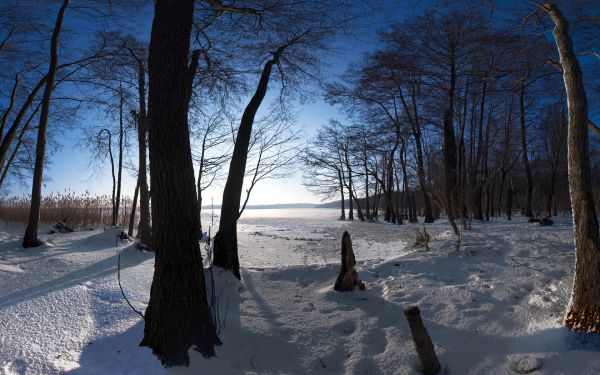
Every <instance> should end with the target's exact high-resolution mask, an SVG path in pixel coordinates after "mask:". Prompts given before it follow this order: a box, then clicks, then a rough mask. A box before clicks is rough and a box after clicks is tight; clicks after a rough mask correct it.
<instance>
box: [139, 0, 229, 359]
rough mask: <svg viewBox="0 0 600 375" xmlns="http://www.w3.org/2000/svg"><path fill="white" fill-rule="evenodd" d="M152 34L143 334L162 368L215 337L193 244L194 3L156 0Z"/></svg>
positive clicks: (210, 346)
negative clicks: (190, 91) (150, 263)
mask: <svg viewBox="0 0 600 375" xmlns="http://www.w3.org/2000/svg"><path fill="white" fill-rule="evenodd" d="M154 9H155V11H154V19H153V21H152V34H151V37H150V52H149V62H148V72H149V73H148V77H149V80H150V86H149V87H150V88H149V95H148V129H149V151H150V180H151V185H152V206H153V207H152V223H153V227H154V229H153V231H152V245H153V246H154V250H155V252H156V255H155V264H154V278H153V280H152V287H151V289H150V302H149V303H148V308H147V309H146V314H145V327H144V338H143V340H142V342H141V343H140V345H141V346H148V347H150V348H151V349H152V352H153V353H154V354H155V355H156V356H157V357H158V358H159V359H160V360H161V362H162V363H163V364H164V365H166V366H178V365H187V364H188V363H189V357H188V350H189V349H190V348H191V347H193V348H194V349H195V350H197V351H199V352H200V353H202V355H203V356H205V357H211V356H214V355H215V350H214V346H215V345H219V344H220V343H221V342H220V340H219V338H218V336H217V334H216V331H215V327H214V325H213V322H212V316H211V309H210V307H209V305H208V301H207V295H206V286H205V280H204V267H203V265H202V256H201V253H200V247H199V244H198V207H197V205H196V195H195V193H196V191H195V185H194V168H193V165H192V155H191V148H190V136H189V126H188V109H189V101H188V100H187V97H186V95H185V87H187V84H188V82H187V80H188V75H187V68H188V66H187V61H188V55H189V44H190V33H191V29H192V20H193V13H194V1H193V0H171V1H166V0H157V1H155V2H154Z"/></svg>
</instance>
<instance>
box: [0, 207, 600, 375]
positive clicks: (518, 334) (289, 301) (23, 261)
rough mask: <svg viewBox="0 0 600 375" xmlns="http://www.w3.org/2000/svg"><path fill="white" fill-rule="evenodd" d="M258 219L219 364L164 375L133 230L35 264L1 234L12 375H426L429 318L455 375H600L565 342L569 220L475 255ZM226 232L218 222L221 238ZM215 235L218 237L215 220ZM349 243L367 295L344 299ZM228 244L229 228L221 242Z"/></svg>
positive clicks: (446, 236) (392, 232) (143, 259)
mask: <svg viewBox="0 0 600 375" xmlns="http://www.w3.org/2000/svg"><path fill="white" fill-rule="evenodd" d="M277 211H281V210H247V211H246V212H247V213H250V214H248V215H246V212H245V213H244V215H245V216H244V217H243V218H242V221H241V222H240V225H239V232H240V233H239V237H238V241H239V245H240V260H241V264H242V265H243V267H244V268H243V270H242V281H241V282H239V281H238V280H236V279H235V278H233V277H232V276H231V274H230V273H228V272H224V271H222V270H219V269H216V268H215V269H214V270H213V275H214V277H215V286H216V287H215V292H216V295H217V296H218V303H219V312H220V314H219V318H220V321H221V327H220V338H221V340H222V341H223V346H221V347H218V348H217V357H215V358H211V359H204V358H202V357H201V356H200V355H199V354H198V353H196V352H195V351H194V350H190V357H191V364H190V366H189V367H178V368H169V369H167V370H166V371H165V369H163V368H162V366H161V365H160V362H159V361H158V360H157V359H155V357H154V356H153V355H152V353H151V351H150V350H149V349H147V348H142V347H139V346H138V343H139V342H140V340H141V338H142V334H143V322H142V320H141V318H140V317H139V316H138V315H136V314H135V313H134V312H133V311H131V310H130V309H129V307H127V305H126V303H125V301H124V300H123V298H122V297H121V294H120V291H119V288H118V285H117V277H116V271H117V257H118V254H119V253H120V254H121V267H122V269H121V278H122V284H123V287H124V290H125V293H126V295H127V296H128V298H129V299H130V300H131V301H132V303H133V304H134V306H136V307H137V308H139V309H141V310H142V311H143V310H144V309H145V306H146V305H147V302H148V299H149V290H150V284H151V281H152V273H153V267H154V260H153V254H152V253H146V252H139V251H138V250H136V249H135V248H134V246H133V245H132V244H131V243H129V242H127V241H120V240H117V239H116V237H117V234H118V232H119V231H120V229H119V228H109V229H107V230H95V231H87V232H77V233H68V234H55V235H45V236H43V237H42V239H43V240H45V241H46V242H47V245H45V246H43V247H39V248H33V249H27V250H24V249H22V248H21V247H20V240H19V238H18V235H19V234H20V232H18V231H15V230H14V229H13V228H0V374H1V375H8V374H10V375H12V374H63V373H64V374H163V373H165V372H166V373H167V374H173V375H175V374H309V373H310V374H312V373H323V374H343V373H345V374H419V373H420V364H419V361H418V357H417V355H416V351H415V349H414V344H413V342H412V339H411V336H410V331H409V329H408V326H407V325H406V322H405V319H404V315H403V309H404V308H406V307H408V306H411V305H417V306H419V308H420V310H421V314H422V318H423V321H424V323H425V326H426V327H427V329H428V331H429V333H430V335H431V338H432V340H433V342H434V344H435V348H436V351H437V353H438V356H439V359H440V362H441V363H442V366H443V368H444V371H445V373H447V374H518V373H533V374H573V375H575V374H577V375H579V374H590V375H591V374H600V355H599V354H600V337H598V336H597V335H596V336H594V335H585V334H576V333H572V332H570V331H568V330H566V329H565V328H563V327H562V324H561V323H562V317H563V314H564V309H565V307H566V304H567V303H568V299H569V294H570V288H571V280H572V268H573V265H574V252H573V241H572V238H573V235H572V225H571V221H570V220H571V219H570V218H568V217H564V218H557V220H556V221H555V222H556V223H557V224H555V225H554V226H553V227H539V226H535V225H531V224H527V223H525V222H524V221H522V220H520V219H519V218H517V220H514V221H512V222H507V221H505V220H503V219H499V220H496V221H491V222H488V223H480V222H474V223H473V230H470V231H464V232H463V234H464V235H463V240H462V243H461V249H460V250H459V251H458V252H456V251H454V248H455V240H454V237H453V236H452V234H451V233H449V232H448V229H449V226H448V224H447V222H445V221H443V220H439V221H437V222H436V223H434V224H432V225H426V228H427V231H428V233H429V234H430V235H431V237H432V240H431V243H430V247H431V250H430V251H428V252H425V251H424V250H423V249H422V248H415V247H413V243H414V241H415V234H416V229H417V228H419V229H421V230H422V228H423V226H422V224H419V225H413V224H410V225H403V226H397V225H392V224H382V223H360V222H348V221H338V220H336V217H337V215H338V214H339V213H338V211H337V210H326V209H295V210H290V211H288V212H287V213H286V212H277ZM217 221H218V218H215V222H217ZM203 223H204V224H205V226H206V225H208V224H209V223H210V218H205V219H204V221H203ZM344 230H348V231H349V233H350V234H351V237H352V241H353V248H354V250H355V253H356V260H357V271H358V275H359V277H360V278H361V279H362V280H363V281H364V282H365V284H366V287H367V290H366V291H364V292H361V291H356V292H346V293H339V292H335V291H333V284H334V281H335V278H336V275H337V271H338V269H339V248H340V239H341V234H342V233H343V231H344ZM211 231H212V233H214V231H215V228H212V229H211Z"/></svg>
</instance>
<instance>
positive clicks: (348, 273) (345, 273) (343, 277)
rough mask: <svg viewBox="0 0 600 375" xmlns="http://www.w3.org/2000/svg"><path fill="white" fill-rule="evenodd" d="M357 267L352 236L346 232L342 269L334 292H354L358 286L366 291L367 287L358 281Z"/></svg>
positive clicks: (343, 241) (343, 244) (343, 239)
mask: <svg viewBox="0 0 600 375" xmlns="http://www.w3.org/2000/svg"><path fill="white" fill-rule="evenodd" d="M355 265H356V259H355V258H354V251H352V241H351V240H350V234H349V233H348V232H346V231H344V234H343V235H342V267H341V268H340V273H339V274H338V277H337V279H336V280H335V285H334V286H333V289H334V290H337V291H338V292H348V291H353V290H354V287H356V286H357V285H358V288H359V289H360V290H365V285H364V284H363V283H362V281H360V280H359V279H358V273H357V272H356V270H355V269H354V266H355Z"/></svg>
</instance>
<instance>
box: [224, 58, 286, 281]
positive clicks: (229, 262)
mask: <svg viewBox="0 0 600 375" xmlns="http://www.w3.org/2000/svg"><path fill="white" fill-rule="evenodd" d="M282 53H283V49H281V48H280V49H279V50H277V52H274V53H273V58H272V59H270V60H269V61H267V62H266V63H265V66H264V68H263V71H262V74H261V76H260V80H259V82H258V86H257V87H256V92H255V93H254V95H253V96H252V99H250V102H249V103H248V105H247V106H246V109H245V110H244V114H243V115H242V120H241V122H240V127H239V129H238V133H237V136H236V138H235V146H234V149H233V155H232V156H231V163H230V164H229V174H228V175H227V182H226V183H225V189H224V190H223V200H222V206H221V220H220V222H219V231H218V232H217V234H216V236H215V242H214V259H213V264H214V265H215V266H219V267H222V268H225V269H228V270H231V271H232V272H233V274H234V275H235V277H237V278H238V279H240V278H241V276H240V261H239V257H238V246H237V221H238V218H239V210H240V200H241V195H242V186H243V184H244V175H245V174H246V160H247V158H248V145H249V144H250V138H251V136H252V126H253V124H254V116H255V115H256V112H257V111H258V108H259V107H260V105H261V103H262V101H263V99H264V97H265V94H266V93H267V86H268V85H269V79H270V78H271V69H272V68H273V65H274V64H277V62H278V61H279V58H280V56H281V54H282Z"/></svg>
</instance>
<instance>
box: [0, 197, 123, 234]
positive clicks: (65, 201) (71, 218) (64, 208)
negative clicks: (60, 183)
mask: <svg viewBox="0 0 600 375" xmlns="http://www.w3.org/2000/svg"><path fill="white" fill-rule="evenodd" d="M131 203H132V202H131V198H129V197H123V198H122V199H121V207H120V209H119V219H118V223H117V224H118V225H122V226H127V225H129V213H130V210H131ZM29 207H30V198H29V197H11V198H5V199H0V222H3V223H5V224H7V225H10V226H17V227H23V228H24V227H25V226H26V225H27V221H28V219H29ZM111 212H112V203H111V198H110V196H108V195H100V196H92V195H90V194H89V193H85V194H81V195H76V194H75V193H73V192H65V193H58V194H57V193H52V194H50V195H48V196H45V197H43V198H42V202H41V208H40V224H42V225H52V224H54V223H56V222H58V221H61V222H63V223H65V224H66V225H67V226H68V227H70V228H72V229H74V230H82V229H88V228H94V227H98V226H103V225H110V224H111Z"/></svg>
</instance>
